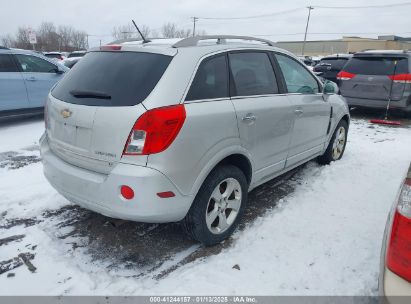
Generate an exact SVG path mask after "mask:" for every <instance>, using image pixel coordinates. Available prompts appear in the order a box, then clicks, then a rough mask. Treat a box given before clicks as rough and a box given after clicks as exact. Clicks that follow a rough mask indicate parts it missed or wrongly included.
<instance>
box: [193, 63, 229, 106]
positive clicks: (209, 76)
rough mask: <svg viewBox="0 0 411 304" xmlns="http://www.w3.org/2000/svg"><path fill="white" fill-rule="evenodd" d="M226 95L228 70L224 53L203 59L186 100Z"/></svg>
mask: <svg viewBox="0 0 411 304" xmlns="http://www.w3.org/2000/svg"><path fill="white" fill-rule="evenodd" d="M223 97H228V70H227V61H226V56H225V55H220V56H218V57H213V58H210V59H205V60H204V61H203V62H202V63H201V64H200V66H199V68H198V70H197V74H196V76H195V77H194V80H193V83H192V84H191V87H190V90H189V91H188V94H187V97H186V100H187V101H190V100H199V99H211V98H223Z"/></svg>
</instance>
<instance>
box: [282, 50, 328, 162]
mask: <svg viewBox="0 0 411 304" xmlns="http://www.w3.org/2000/svg"><path fill="white" fill-rule="evenodd" d="M275 57H276V58H277V61H278V64H279V66H280V68H281V71H282V73H283V76H284V81H285V83H286V86H287V91H288V98H289V100H290V101H291V102H292V104H293V108H294V115H295V122H294V128H293V135H292V139H291V143H290V151H289V154H288V157H287V166H292V165H295V164H297V163H300V162H303V161H305V160H307V159H309V158H312V157H313V156H314V155H316V154H318V153H320V152H321V151H322V150H323V148H324V144H325V141H326V138H327V129H328V124H329V120H330V113H331V105H330V104H329V103H327V102H326V101H325V100H324V98H323V95H322V89H321V86H320V85H319V83H318V81H317V79H316V78H315V77H314V76H313V75H312V74H311V73H310V72H309V71H308V70H307V69H306V68H305V67H304V66H303V65H302V64H301V63H300V62H298V61H297V60H295V59H293V58H291V57H289V56H286V55H280V54H276V55H275Z"/></svg>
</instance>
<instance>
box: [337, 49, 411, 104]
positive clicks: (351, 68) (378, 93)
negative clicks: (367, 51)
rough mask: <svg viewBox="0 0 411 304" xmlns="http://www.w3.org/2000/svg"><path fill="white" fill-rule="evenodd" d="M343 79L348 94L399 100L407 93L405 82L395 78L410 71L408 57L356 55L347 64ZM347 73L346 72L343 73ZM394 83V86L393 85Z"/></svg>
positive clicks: (347, 95) (355, 96)
mask: <svg viewBox="0 0 411 304" xmlns="http://www.w3.org/2000/svg"><path fill="white" fill-rule="evenodd" d="M344 72H345V76H347V77H343V79H342V80H340V90H341V94H342V95H343V96H345V97H352V98H363V99H372V100H388V99H389V97H390V92H391V100H394V101H398V100H400V99H401V98H402V97H403V93H404V89H405V86H406V83H405V82H393V80H392V79H393V77H394V76H395V75H403V74H407V73H409V71H408V59H407V58H401V57H388V56H362V55H361V56H358V57H353V58H352V59H351V60H350V61H349V62H348V63H347V65H346V66H345V67H344ZM343 76H344V75H343ZM391 85H392V88H391Z"/></svg>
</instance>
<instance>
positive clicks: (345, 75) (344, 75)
mask: <svg viewBox="0 0 411 304" xmlns="http://www.w3.org/2000/svg"><path fill="white" fill-rule="evenodd" d="M355 76H357V75H356V74H352V73H348V72H346V71H340V72H339V73H338V74H337V79H338V80H350V79H353V78H354V77H355Z"/></svg>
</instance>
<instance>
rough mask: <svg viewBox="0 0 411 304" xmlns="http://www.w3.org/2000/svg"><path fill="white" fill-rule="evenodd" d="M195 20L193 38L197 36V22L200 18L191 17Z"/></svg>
mask: <svg viewBox="0 0 411 304" xmlns="http://www.w3.org/2000/svg"><path fill="white" fill-rule="evenodd" d="M191 18H192V19H193V37H194V36H195V35H196V22H197V21H198V17H191Z"/></svg>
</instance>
